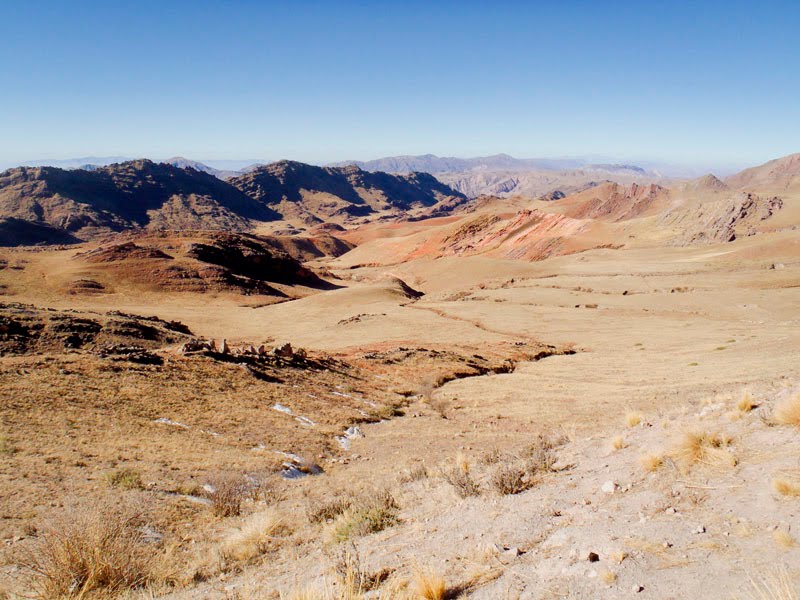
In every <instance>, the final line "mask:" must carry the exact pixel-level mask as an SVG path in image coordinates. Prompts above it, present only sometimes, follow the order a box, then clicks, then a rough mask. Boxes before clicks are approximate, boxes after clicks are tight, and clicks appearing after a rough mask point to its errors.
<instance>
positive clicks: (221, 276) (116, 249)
mask: <svg viewBox="0 0 800 600" xmlns="http://www.w3.org/2000/svg"><path fill="white" fill-rule="evenodd" d="M126 237H127V238H128V239H127V241H123V242H122V243H114V244H103V245H100V246H97V247H94V248H92V249H90V250H88V251H86V252H82V253H80V254H77V255H76V256H75V258H74V260H75V261H78V262H80V263H82V268H81V270H80V274H81V278H82V279H81V281H85V280H86V279H87V278H88V280H90V281H92V282H95V283H97V284H98V285H99V286H100V287H99V289H101V290H110V289H114V288H115V287H116V286H117V285H118V284H120V283H122V284H123V285H126V286H132V287H133V288H142V289H148V290H164V291H178V292H184V291H189V292H201V293H202V292H225V291H228V292H235V293H242V294H262V295H269V296H276V297H286V295H287V294H286V293H285V292H284V291H283V290H281V289H279V288H276V287H275V286H276V285H279V286H281V285H282V286H304V287H308V288H317V289H329V288H332V287H334V286H331V285H330V284H328V283H327V282H325V281H323V280H322V279H320V278H319V277H318V276H317V275H315V274H314V273H313V272H312V271H310V270H308V269H306V268H305V267H303V266H302V265H301V264H300V263H299V262H298V260H296V259H295V258H293V257H292V256H290V254H289V253H287V252H285V251H284V250H283V249H282V243H283V242H282V241H281V240H278V239H275V238H267V237H259V236H254V235H247V234H239V233H226V232H216V233H215V232H181V233H175V232H170V233H166V232H165V233H153V234H138V235H128V236H126ZM81 289H82V288H81V286H78V287H77V288H76V287H75V286H74V285H73V286H71V288H70V293H73V294H74V293H79V292H80V291H81ZM97 289H98V288H94V289H91V290H89V291H90V292H91V293H97Z"/></svg>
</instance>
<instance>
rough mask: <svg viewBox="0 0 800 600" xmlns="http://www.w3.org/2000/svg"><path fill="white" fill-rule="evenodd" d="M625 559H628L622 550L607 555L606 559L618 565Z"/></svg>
mask: <svg viewBox="0 0 800 600" xmlns="http://www.w3.org/2000/svg"><path fill="white" fill-rule="evenodd" d="M626 558H628V553H627V552H625V551H624V550H616V551H614V552H612V553H611V554H609V555H608V559H609V560H610V561H611V562H615V563H617V564H618V565H619V564H622V561H624V560H625V559H626Z"/></svg>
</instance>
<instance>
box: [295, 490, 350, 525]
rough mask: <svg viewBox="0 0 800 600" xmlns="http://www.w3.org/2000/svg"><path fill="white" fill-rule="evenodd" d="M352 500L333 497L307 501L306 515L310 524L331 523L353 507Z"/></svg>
mask: <svg viewBox="0 0 800 600" xmlns="http://www.w3.org/2000/svg"><path fill="white" fill-rule="evenodd" d="M353 502H354V501H353V499H352V498H347V497H344V496H335V497H333V498H326V499H322V500H320V499H309V501H308V507H307V509H306V514H307V515H308V520H309V521H310V522H311V523H325V522H327V521H332V520H333V519H335V518H336V517H338V516H339V515H341V514H342V513H343V512H345V511H346V510H348V509H349V508H350V507H352V506H353Z"/></svg>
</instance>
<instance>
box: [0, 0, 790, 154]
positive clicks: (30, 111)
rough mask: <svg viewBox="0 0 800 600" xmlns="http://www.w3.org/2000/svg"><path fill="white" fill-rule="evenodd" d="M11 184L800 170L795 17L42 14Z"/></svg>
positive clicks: (4, 28)
mask: <svg viewBox="0 0 800 600" xmlns="http://www.w3.org/2000/svg"><path fill="white" fill-rule="evenodd" d="M0 76H2V85H1V87H0V136H1V137H0V139H2V143H0V162H5V163H8V162H13V161H18V160H28V159H36V158H66V157H74V156H85V155H101V156H102V155H127V156H151V157H157V158H158V157H160V158H164V157H168V156H173V155H184V156H189V157H194V158H205V159H225V158H249V157H252V158H262V159H278V158H293V159H297V160H305V161H310V162H323V161H332V160H342V159H350V158H375V157H379V156H385V155H394V154H421V153H427V152H431V153H435V154H440V155H455V156H475V155H485V154H493V153H497V152H507V153H509V154H512V155H515V156H521V157H536V156H579V155H598V156H603V157H611V158H619V159H629V160H645V159H651V160H664V161H671V162H677V163H687V164H702V165H718V164H719V165H721V164H742V165H743V164H754V163H759V162H763V161H765V160H767V159H770V158H774V157H777V156H781V155H784V154H789V153H792V152H797V151H800V5H798V3H797V2H758V3H757V2H747V3H746V2H737V1H735V0H734V1H727V2H685V3H681V2H642V1H637V2H589V1H585V2H579V1H569V0H562V1H555V0H553V1H552V2H499V3H489V2H471V1H461V2H413V1H407V2H380V1H376V2H345V1H342V2H302V1H295V2H264V1H261V2H257V1H244V0H241V1H235V0H232V1H228V2H222V1H218V2H207V1H202V0H194V1H191V2H188V1H186V2H183V1H178V0H174V1H169V0H162V1H159V2H155V1H150V0H143V1H139V2H110V1H106V2H88V1H85V2H82V1H80V0H74V1H70V2H63V1H59V2H55V1H52V2H48V1H40V2H31V1H29V0H25V1H22V0H5V2H3V5H2V18H0Z"/></svg>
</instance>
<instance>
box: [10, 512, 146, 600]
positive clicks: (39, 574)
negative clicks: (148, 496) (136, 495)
mask: <svg viewBox="0 0 800 600" xmlns="http://www.w3.org/2000/svg"><path fill="white" fill-rule="evenodd" d="M145 523H146V522H145V520H144V518H143V516H142V514H141V513H140V512H139V511H137V510H135V509H134V508H131V507H127V506H125V505H124V503H119V501H117V502H116V503H115V504H112V503H110V502H109V503H103V504H97V505H92V506H82V507H74V508H71V509H69V510H68V511H66V512H64V513H62V514H61V515H60V516H59V517H57V518H54V519H52V520H50V521H48V522H47V523H45V524H44V525H43V526H42V527H41V528H40V529H39V532H38V534H37V539H36V543H35V545H34V546H33V547H31V548H29V549H27V550H26V551H25V553H24V555H23V556H22V558H21V561H20V563H21V564H22V565H23V566H24V567H25V568H26V569H27V570H28V571H29V572H30V573H32V574H33V577H34V580H33V582H32V583H33V588H34V590H35V592H36V595H37V597H39V598H43V599H49V598H64V597H74V596H78V597H82V596H84V595H86V594H89V593H92V592H102V593H105V594H115V593H120V592H122V591H124V590H130V589H136V588H142V587H144V586H145V585H147V584H148V583H150V582H151V581H152V580H153V579H154V577H155V575H154V573H155V568H154V562H155V557H156V555H157V553H158V550H157V548H156V547H152V546H150V547H148V546H147V545H146V544H145V542H144V534H143V526H144V525H145Z"/></svg>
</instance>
